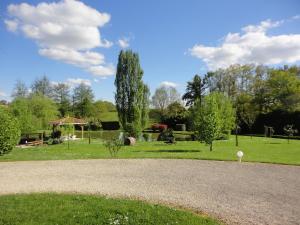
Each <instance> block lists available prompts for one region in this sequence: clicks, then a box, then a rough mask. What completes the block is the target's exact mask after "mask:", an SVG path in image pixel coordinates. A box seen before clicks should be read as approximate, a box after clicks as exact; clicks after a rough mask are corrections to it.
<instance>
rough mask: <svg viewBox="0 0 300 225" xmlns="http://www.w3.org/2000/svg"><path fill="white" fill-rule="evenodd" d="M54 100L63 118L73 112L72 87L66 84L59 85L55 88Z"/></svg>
mask: <svg viewBox="0 0 300 225" xmlns="http://www.w3.org/2000/svg"><path fill="white" fill-rule="evenodd" d="M53 100H54V101H55V103H56V104H57V105H58V110H59V112H60V116H61V117H65V116H67V115H69V114H70V112H71V101H70V87H69V86H68V85H67V84H65V83H57V84H56V85H54V87H53Z"/></svg>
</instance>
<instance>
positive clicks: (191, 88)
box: [182, 74, 207, 106]
mask: <svg viewBox="0 0 300 225" xmlns="http://www.w3.org/2000/svg"><path fill="white" fill-rule="evenodd" d="M206 88H207V76H205V77H204V78H203V79H202V78H201V77H200V76H199V75H197V74H196V75H195V76H194V78H193V81H189V82H188V83H187V87H186V91H185V94H184V95H183V96H182V100H184V101H186V106H192V105H194V103H195V102H196V101H199V104H200V105H201V104H202V98H203V96H204V93H205V90H206Z"/></svg>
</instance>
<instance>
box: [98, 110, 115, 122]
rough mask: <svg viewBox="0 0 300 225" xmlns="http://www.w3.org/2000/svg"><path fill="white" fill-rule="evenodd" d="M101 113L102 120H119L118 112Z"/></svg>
mask: <svg viewBox="0 0 300 225" xmlns="http://www.w3.org/2000/svg"><path fill="white" fill-rule="evenodd" d="M100 115H101V120H102V121H119V118H118V113H117V112H103V113H101V114H100Z"/></svg>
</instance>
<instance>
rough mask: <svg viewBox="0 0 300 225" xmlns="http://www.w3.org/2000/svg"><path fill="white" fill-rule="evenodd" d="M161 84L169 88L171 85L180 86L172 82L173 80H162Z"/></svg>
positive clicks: (172, 86) (173, 86)
mask: <svg viewBox="0 0 300 225" xmlns="http://www.w3.org/2000/svg"><path fill="white" fill-rule="evenodd" d="M159 86H160V87H167V88H169V87H171V88H176V87H178V86H179V84H177V83H174V82H172V81H163V82H161V83H160V84H159Z"/></svg>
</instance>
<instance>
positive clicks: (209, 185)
mask: <svg viewBox="0 0 300 225" xmlns="http://www.w3.org/2000/svg"><path fill="white" fill-rule="evenodd" d="M29 192H80V193H96V194H107V195H110V196H126V197H135V198H141V199H145V200H150V201H154V202H158V201H161V202H165V203H170V204H176V205H180V206H183V207H188V208H193V209H195V210H199V211H202V212H205V213H208V214H210V215H212V216H214V217H217V218H219V219H221V220H223V221H225V222H226V223H228V224H272V225H277V224H278V225H296V224H298V225H299V224H300V167H297V166H283V165H271V164H259V163H242V164H239V163H236V162H221V161H220V162H218V161H200V160H174V159H173V160H164V159H161V160H160V159H120V160H118V159H115V160H101V159H100V160H73V161H72V160H70V161H35V162H3V163H0V194H9V193H29Z"/></svg>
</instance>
